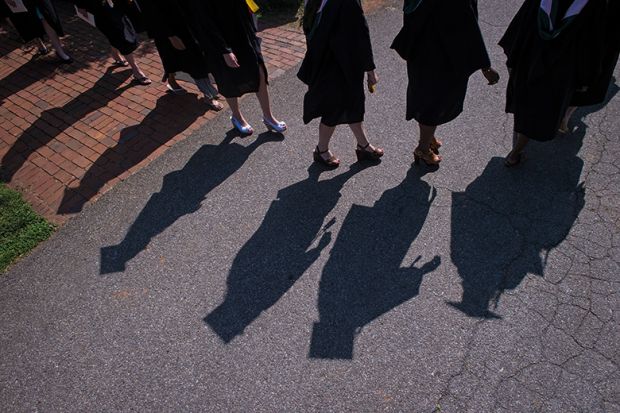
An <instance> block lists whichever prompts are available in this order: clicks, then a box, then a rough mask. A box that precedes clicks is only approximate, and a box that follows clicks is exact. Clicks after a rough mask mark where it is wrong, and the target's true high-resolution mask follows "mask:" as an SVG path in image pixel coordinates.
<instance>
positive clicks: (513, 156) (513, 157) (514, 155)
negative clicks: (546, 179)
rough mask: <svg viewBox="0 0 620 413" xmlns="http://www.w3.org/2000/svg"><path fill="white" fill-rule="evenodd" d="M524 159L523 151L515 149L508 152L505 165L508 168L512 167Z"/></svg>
mask: <svg viewBox="0 0 620 413" xmlns="http://www.w3.org/2000/svg"><path fill="white" fill-rule="evenodd" d="M522 160H523V153H522V152H515V151H514V150H513V151H510V153H509V154H508V156H506V158H504V165H505V166H506V167H507V168H511V167H513V166H517V165H519V164H520V163H521V161H522Z"/></svg>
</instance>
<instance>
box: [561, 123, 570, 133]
mask: <svg viewBox="0 0 620 413" xmlns="http://www.w3.org/2000/svg"><path fill="white" fill-rule="evenodd" d="M558 132H560V133H562V134H567V133H570V132H571V130H570V127H569V126H568V122H564V121H562V123H561V124H560V127H559V129H558Z"/></svg>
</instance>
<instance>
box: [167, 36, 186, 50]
mask: <svg viewBox="0 0 620 413" xmlns="http://www.w3.org/2000/svg"><path fill="white" fill-rule="evenodd" d="M168 40H170V43H171V44H172V47H174V48H175V49H177V50H185V44H184V43H183V40H181V39H179V38H178V37H177V36H170V37H168Z"/></svg>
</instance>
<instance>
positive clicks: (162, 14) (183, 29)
mask: <svg viewBox="0 0 620 413" xmlns="http://www.w3.org/2000/svg"><path fill="white" fill-rule="evenodd" d="M140 5H141V10H142V16H143V20H144V21H145V25H146V27H147V31H148V34H149V36H150V37H151V38H153V40H154V41H155V47H157V52H158V53H159V57H160V58H161V61H162V65H163V67H164V75H163V79H162V81H163V82H166V87H167V88H168V90H169V91H170V92H172V93H178V92H181V91H183V90H184V89H183V88H181V86H180V85H179V84H178V83H177V82H176V77H175V74H176V72H185V73H188V74H189V75H190V76H191V77H192V78H193V79H194V82H195V83H196V86H197V87H198V89H200V91H201V92H202V93H203V94H204V98H205V102H206V103H207V105H208V106H209V107H210V108H211V109H213V110H215V111H220V110H222V109H223V106H222V104H221V103H220V102H218V101H217V96H218V92H217V90H216V89H215V88H214V87H213V84H212V83H211V81H210V79H209V69H208V64H207V60H206V58H205V56H204V55H203V53H202V51H201V50H200V48H199V47H198V45H197V44H196V41H195V40H194V38H193V37H192V35H191V33H190V31H189V28H188V26H187V24H186V21H185V18H184V16H183V15H182V14H181V11H180V10H179V8H178V6H177V5H175V4H171V3H169V2H167V1H165V0H149V1H147V2H142V3H140Z"/></svg>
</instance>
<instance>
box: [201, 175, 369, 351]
mask: <svg viewBox="0 0 620 413" xmlns="http://www.w3.org/2000/svg"><path fill="white" fill-rule="evenodd" d="M361 170H362V166H360V165H359V164H354V165H353V166H352V167H351V169H349V170H348V171H346V172H344V173H341V174H340V175H337V176H335V177H333V178H330V179H326V180H322V181H319V176H320V173H321V171H322V168H321V167H320V166H318V165H317V164H312V165H311V166H310V168H309V169H308V172H309V176H308V178H307V179H304V180H303V181H300V182H297V183H295V184H293V185H291V186H289V187H286V188H284V189H281V190H280V191H279V192H278V196H277V199H275V200H274V201H273V202H272V203H271V206H270V207H269V210H268V211H267V214H266V215H265V219H264V220H263V222H262V223H261V225H260V227H259V228H258V230H257V231H256V232H255V233H254V235H252V237H251V238H250V239H249V240H248V241H247V242H246V244H245V245H244V246H243V247H242V248H241V250H240V251H239V253H238V254H237V256H236V257H235V259H234V261H233V264H232V267H231V269H230V273H229V274H228V280H227V286H228V290H227V292H226V297H225V299H224V302H222V303H221V304H220V305H219V306H218V307H217V308H216V309H214V310H213V311H212V312H211V313H210V314H209V315H207V316H206V317H205V319H204V321H205V322H206V323H207V325H209V326H210V327H211V328H212V329H213V331H214V332H215V333H216V334H217V335H218V336H219V337H220V338H221V339H222V340H223V341H224V342H225V343H229V342H230V341H232V340H233V339H234V338H235V337H237V336H238V335H240V334H242V333H243V331H244V329H245V328H246V327H247V326H249V325H250V324H251V323H252V322H253V321H254V320H256V319H257V318H258V317H259V316H260V314H261V313H262V312H263V311H266V310H268V309H269V308H270V307H271V306H273V305H274V304H275V303H276V302H277V301H278V300H279V299H280V298H281V297H282V296H283V295H284V294H285V293H286V292H287V291H288V290H289V289H290V288H291V287H292V286H293V284H295V282H296V281H297V280H298V279H299V278H300V277H301V276H302V275H303V274H304V272H305V271H306V270H307V269H308V268H309V267H310V266H311V265H312V263H314V261H316V259H317V258H318V257H319V255H320V254H321V251H322V250H323V249H324V248H325V247H326V246H327V245H328V244H329V242H330V240H331V232H329V231H328V228H329V227H330V226H331V225H333V223H334V222H335V220H331V221H330V222H328V223H327V224H326V225H325V226H324V227H323V225H324V224H323V222H324V220H325V217H326V216H327V215H328V214H329V212H330V211H331V210H332V209H333V208H334V207H335V206H336V204H337V203H338V200H339V199H340V197H341V194H340V191H341V190H342V187H343V186H344V184H345V183H346V182H347V181H348V180H349V179H350V178H351V177H352V176H354V175H355V174H356V173H358V172H359V171H361ZM322 227H323V228H322Z"/></svg>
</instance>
